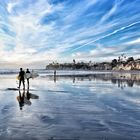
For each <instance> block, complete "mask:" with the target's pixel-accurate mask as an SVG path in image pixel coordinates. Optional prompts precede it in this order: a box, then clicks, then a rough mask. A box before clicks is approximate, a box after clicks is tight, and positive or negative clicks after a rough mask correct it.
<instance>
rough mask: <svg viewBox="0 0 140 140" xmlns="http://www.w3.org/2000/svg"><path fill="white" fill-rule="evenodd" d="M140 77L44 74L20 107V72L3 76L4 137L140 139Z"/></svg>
mask: <svg viewBox="0 0 140 140" xmlns="http://www.w3.org/2000/svg"><path fill="white" fill-rule="evenodd" d="M139 77H140V75H132V74H128V75H119V74H115V75H112V74H94V75H86V76H64V75H63V76H58V77H55V78H54V77H53V76H40V77H38V78H36V79H31V80H30V90H29V93H31V94H32V95H31V96H30V99H29V100H28V99H27V96H26V95H27V91H25V97H24V104H22V105H23V106H22V107H21V108H20V107H19V102H18V100H17V97H18V96H19V91H18V90H16V88H17V86H18V81H16V80H15V75H8V76H7V75H2V76H0V81H1V84H0V112H1V115H0V139H4V140H5V139H10V140H11V139H13V140H20V139H21V140H22V139H26V140H28V139H33V140H139V138H140V78H139ZM22 94H23V90H21V95H22ZM36 97H37V98H36Z"/></svg>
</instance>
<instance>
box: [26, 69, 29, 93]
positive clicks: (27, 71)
mask: <svg viewBox="0 0 140 140" xmlns="http://www.w3.org/2000/svg"><path fill="white" fill-rule="evenodd" d="M26 74H30V71H29V69H27V70H26ZM29 79H30V76H28V75H27V89H28V90H29Z"/></svg>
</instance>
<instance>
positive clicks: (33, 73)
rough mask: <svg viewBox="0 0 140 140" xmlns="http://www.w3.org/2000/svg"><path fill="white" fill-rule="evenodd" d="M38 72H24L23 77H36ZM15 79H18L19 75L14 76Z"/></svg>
mask: <svg viewBox="0 0 140 140" xmlns="http://www.w3.org/2000/svg"><path fill="white" fill-rule="evenodd" d="M38 76H39V74H38V73H37V72H35V71H32V72H31V73H25V79H29V78H36V77H38ZM16 79H17V80H19V79H20V76H19V75H18V76H16Z"/></svg>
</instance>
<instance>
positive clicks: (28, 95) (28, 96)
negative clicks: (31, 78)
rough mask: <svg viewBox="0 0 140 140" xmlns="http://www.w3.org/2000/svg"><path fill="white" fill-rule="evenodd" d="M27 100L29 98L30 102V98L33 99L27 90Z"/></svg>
mask: <svg viewBox="0 0 140 140" xmlns="http://www.w3.org/2000/svg"><path fill="white" fill-rule="evenodd" d="M26 98H27V99H28V100H30V98H31V96H30V93H29V89H27V92H26Z"/></svg>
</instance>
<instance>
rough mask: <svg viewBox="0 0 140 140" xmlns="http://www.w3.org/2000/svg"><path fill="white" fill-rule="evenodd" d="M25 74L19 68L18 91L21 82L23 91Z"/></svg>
mask: <svg viewBox="0 0 140 140" xmlns="http://www.w3.org/2000/svg"><path fill="white" fill-rule="evenodd" d="M24 77H25V72H24V71H23V69H22V68H20V72H19V89H20V86H21V82H22V84H23V89H25V83H24V80H25V78H24Z"/></svg>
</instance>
